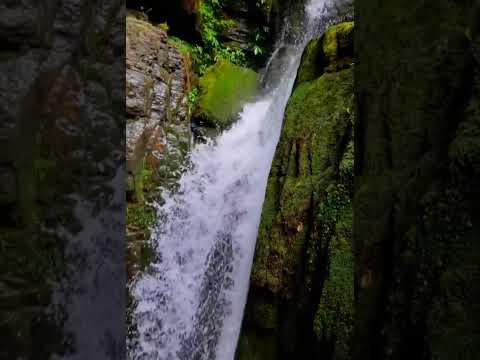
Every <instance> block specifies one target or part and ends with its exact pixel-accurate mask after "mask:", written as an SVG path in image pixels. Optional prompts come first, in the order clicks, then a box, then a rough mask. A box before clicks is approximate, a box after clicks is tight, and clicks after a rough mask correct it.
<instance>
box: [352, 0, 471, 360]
mask: <svg viewBox="0 0 480 360" xmlns="http://www.w3.org/2000/svg"><path fill="white" fill-rule="evenodd" d="M473 4H476V5H473ZM355 6H356V8H355V17H356V32H355V33H356V38H355V44H356V59H355V61H356V64H357V65H356V68H355V83H356V87H355V91H356V113H357V120H356V129H355V136H356V141H355V145H356V148H355V201H354V209H355V221H354V239H355V241H354V248H355V254H356V259H355V275H356V281H355V285H356V309H355V312H356V315H357V317H356V331H355V342H354V344H355V346H354V358H355V359H365V360H367V359H368V360H375V359H398V360H404V359H439V360H441V359H478V356H479V354H480V337H479V336H480V335H479V334H480V332H479V324H480V317H479V312H480V306H479V300H480V281H479V280H480V278H479V271H478V266H479V263H480V239H479V236H480V217H479V214H480V212H479V210H480V209H479V204H480V201H479V200H480V198H479V187H478V184H479V175H480V97H479V96H480V73H479V71H480V66H479V65H480V46H479V45H480V42H479V41H480V37H479V19H480V12H479V2H478V1H457V2H452V1H447V0H427V1H423V2H412V3H411V4H409V6H406V3H405V1H402V0H375V1H366V0H359V1H357V2H356V4H355Z"/></svg>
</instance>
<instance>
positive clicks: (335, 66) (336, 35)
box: [297, 21, 354, 84]
mask: <svg viewBox="0 0 480 360" xmlns="http://www.w3.org/2000/svg"><path fill="white" fill-rule="evenodd" d="M353 29H354V23H353V21H351V22H343V23H340V24H337V25H334V26H332V27H330V28H329V29H328V30H327V31H326V32H325V33H324V34H323V35H322V36H321V37H320V38H318V39H315V40H312V41H311V42H310V43H309V44H308V45H307V47H306V49H305V52H304V54H303V57H302V63H301V65H300V68H299V71H298V76H297V84H301V83H302V82H305V81H311V80H314V79H316V78H318V77H319V76H320V75H322V74H323V73H324V72H336V71H339V70H342V69H346V68H349V67H350V66H351V65H352V63H353Z"/></svg>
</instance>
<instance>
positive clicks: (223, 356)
mask: <svg viewBox="0 0 480 360" xmlns="http://www.w3.org/2000/svg"><path fill="white" fill-rule="evenodd" d="M328 5H329V1H328V0H309V1H307V4H306V6H305V18H304V21H303V26H301V27H299V29H298V30H297V32H298V33H297V36H292V35H295V34H292V33H289V31H291V29H289V27H288V26H286V27H285V29H284V35H282V36H281V39H280V40H279V41H278V43H277V46H276V49H277V50H275V52H274V54H273V55H272V58H271V59H270V61H269V63H268V64H267V67H266V72H265V81H264V83H265V85H266V86H265V90H264V94H265V95H263V96H262V98H260V99H259V100H258V101H256V102H254V103H251V104H247V105H245V107H244V109H243V111H242V113H241V114H240V120H239V121H238V122H237V123H236V124H235V125H234V126H233V127H232V128H231V129H230V130H228V131H226V132H224V133H223V134H222V135H221V136H220V137H219V138H218V139H217V140H216V141H215V142H214V143H213V142H212V143H208V144H202V145H198V146H197V147H196V148H195V149H194V150H193V151H192V153H191V156H190V162H191V168H190V169H189V170H188V171H187V172H186V173H185V174H184V175H183V177H182V178H181V180H180V184H179V185H180V186H179V190H178V191H177V192H176V193H174V194H169V195H166V196H164V197H165V198H166V201H165V204H164V205H162V206H161V207H159V209H158V214H159V220H158V224H157V226H156V228H155V229H154V231H153V234H152V246H153V247H154V250H155V252H156V254H157V260H156V262H155V263H154V264H152V265H151V267H150V269H149V270H148V271H147V272H146V273H144V274H142V275H141V277H140V278H138V279H137V280H136V281H135V283H134V285H133V287H132V294H133V297H134V299H135V302H136V307H135V309H134V310H133V316H132V317H133V322H134V325H135V326H136V328H137V331H136V338H135V339H133V341H130V343H129V357H130V358H131V359H149V360H150V359H152V360H153V359H155V360H214V359H215V360H232V359H233V358H234V354H235V349H236V346H237V340H238V337H239V333H240V327H241V323H242V317H243V311H244V307H245V303H246V298H247V293H248V287H249V277H250V270H251V266H252V262H253V255H254V250H255V241H256V237H257V231H258V225H259V221H260V215H261V210H262V203H263V200H264V196H265V190H266V184H267V179H268V174H269V170H270V166H271V162H272V159H273V156H274V152H275V148H276V145H277V142H278V139H279V136H280V131H281V127H282V120H283V116H284V111H285V107H286V104H287V101H288V98H289V96H290V93H291V91H292V88H293V85H294V81H295V77H296V73H297V69H298V66H299V63H300V59H301V54H302V52H303V49H304V47H305V45H306V43H307V42H308V40H309V39H310V38H312V37H313V36H314V35H316V34H318V33H319V32H320V31H322V30H323V28H324V26H325V24H326V23H327V20H328V18H329V16H330V14H329V13H328V12H329V11H328V10H329V9H330V7H329V6H328ZM288 24H289V22H288V20H287V25H288ZM293 28H295V27H293ZM287 35H288V36H287ZM287 39H288V40H287Z"/></svg>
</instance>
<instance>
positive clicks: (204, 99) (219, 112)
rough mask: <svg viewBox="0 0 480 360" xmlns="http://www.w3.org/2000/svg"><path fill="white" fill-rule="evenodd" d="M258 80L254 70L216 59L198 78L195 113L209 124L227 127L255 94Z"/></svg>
mask: <svg viewBox="0 0 480 360" xmlns="http://www.w3.org/2000/svg"><path fill="white" fill-rule="evenodd" d="M257 81H258V75H257V73H256V72H254V71H253V70H250V69H247V68H243V67H241V66H237V65H234V64H232V63H230V62H228V61H226V60H220V61H218V62H217V63H216V64H214V65H212V66H211V67H209V68H208V69H207V71H206V73H205V74H204V75H203V76H202V77H201V78H200V81H199V82H200V89H201V95H200V98H199V101H198V107H197V110H196V112H195V117H196V118H197V119H200V120H201V121H202V122H204V123H205V124H206V125H208V126H211V127H218V128H221V129H225V128H227V127H228V126H229V125H231V124H232V123H233V122H234V121H235V120H236V118H237V116H238V113H239V112H240V111H241V110H242V107H243V105H244V104H245V103H246V102H248V101H250V100H252V99H253V98H254V96H255V95H256V93H257Z"/></svg>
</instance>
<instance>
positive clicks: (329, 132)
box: [238, 23, 354, 360]
mask: <svg viewBox="0 0 480 360" xmlns="http://www.w3.org/2000/svg"><path fill="white" fill-rule="evenodd" d="M352 25H353V24H350V23H347V24H340V25H337V26H335V27H334V29H340V28H349V27H351V26H352ZM327 33H332V30H329V31H328V32H327ZM322 38H325V35H323V37H322ZM350 46H351V45H350ZM307 51H308V49H307ZM340 54H341V52H340ZM338 60H339V62H343V63H345V64H351V59H350V60H349V61H346V60H345V59H343V58H341V57H340V56H339V58H338ZM305 66H308V64H307V63H306V62H304V63H303V65H302V66H301V68H300V72H302V71H304V70H305ZM349 66H350V67H349V68H345V69H342V70H339V71H333V68H330V69H329V71H328V72H327V71H326V68H321V69H320V70H318V69H316V70H315V72H312V73H311V74H312V77H314V79H311V80H306V81H300V80H299V81H297V86H296V87H295V89H294V92H293V94H292V96H291V98H290V100H289V103H288V106H287V110H286V113H285V120H284V128H283V132H282V135H281V138H280V142H279V145H278V147H277V150H276V154H275V157H274V160H273V163H272V169H271V172H270V176H269V180H268V186H267V193H266V197H265V202H264V205H263V212H262V218H261V223H260V227H259V234H258V239H257V247H256V252H255V259H254V264H253V268H252V275H251V288H250V293H249V299H248V304H247V310H246V317H245V322H244V329H243V333H242V337H241V340H240V345H239V350H238V357H239V359H241V360H245V359H256V360H266V359H268V360H269V359H283V358H292V359H293V358H298V359H318V358H321V359H331V358H336V359H348V358H349V355H350V336H351V333H352V329H353V283H354V279H353V254H352V250H351V242H352V239H351V238H352V236H351V235H352V206H351V198H352V194H353V122H354V111H353V69H352V66H351V65H349ZM267 350H268V351H267Z"/></svg>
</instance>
